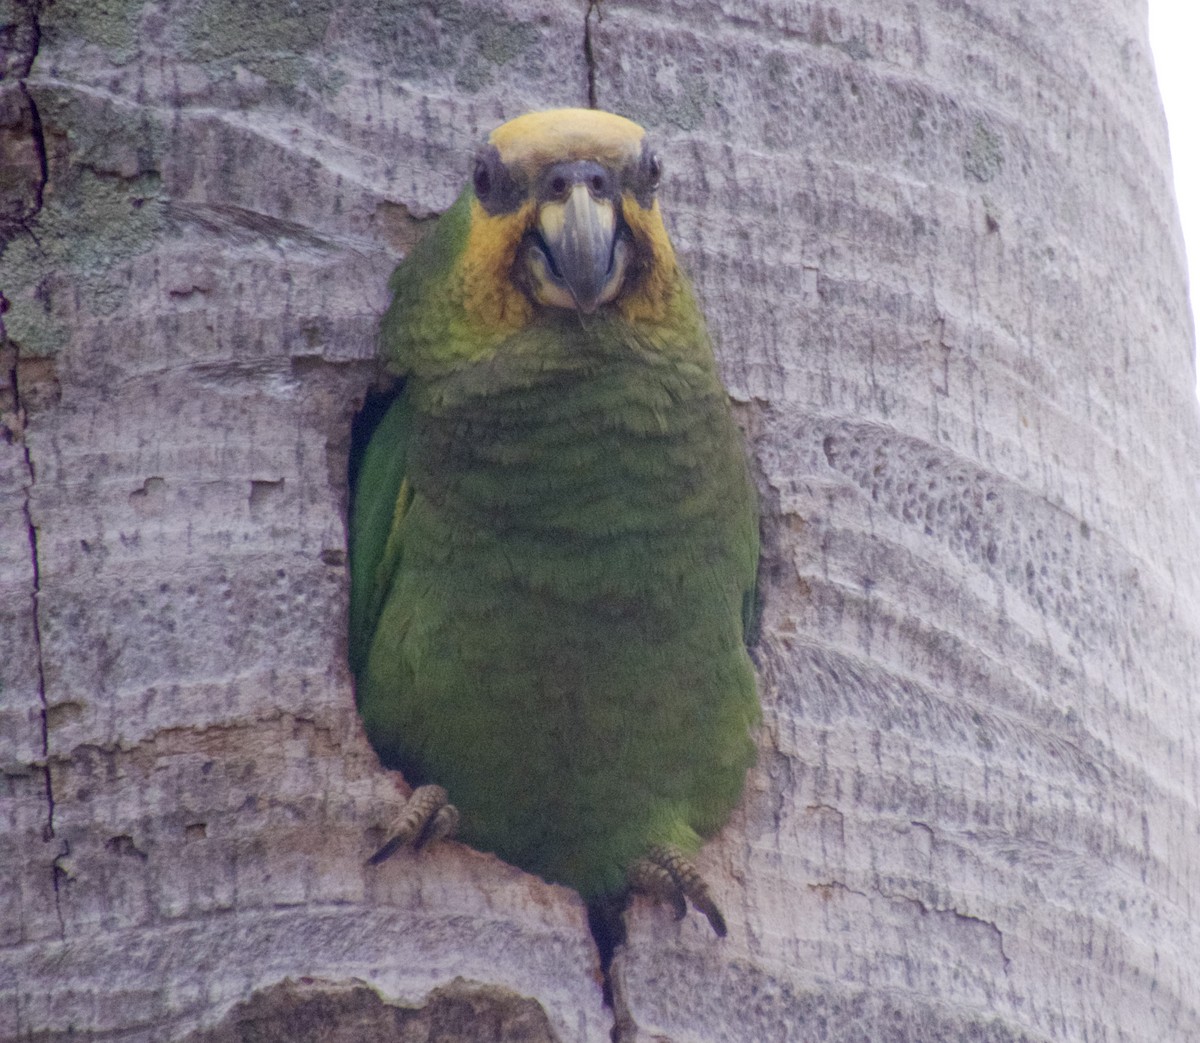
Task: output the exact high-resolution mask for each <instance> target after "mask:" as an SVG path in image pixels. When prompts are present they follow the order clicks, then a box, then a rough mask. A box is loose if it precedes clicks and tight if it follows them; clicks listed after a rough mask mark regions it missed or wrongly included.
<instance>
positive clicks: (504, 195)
mask: <svg viewBox="0 0 1200 1043" xmlns="http://www.w3.org/2000/svg"><path fill="white" fill-rule="evenodd" d="M471 187H472V188H473V189H475V198H476V199H478V200H479V202H480V203H482V204H483V208H484V209H485V210H486V211H487V212H488V213H489V214H507V213H512V211H514V210H516V209H517V207H518V206H520V205H521V200H522V198H523V195H524V193H523V191H522V187H521V185H520V184H518V183H517V181H515V180H514V179H513V175H512V171H510V170H509V169H508V167H506V166H505V165H504V163H503V162H502V161H501V159H500V153H499V152H498V151H497V150H496V147H495V146H494V145H484V146H483V148H481V149H480V150H479V151H478V152H477V153H475V165H474V167H472V168H471Z"/></svg>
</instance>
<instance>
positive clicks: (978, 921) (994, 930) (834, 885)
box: [808, 880, 1012, 974]
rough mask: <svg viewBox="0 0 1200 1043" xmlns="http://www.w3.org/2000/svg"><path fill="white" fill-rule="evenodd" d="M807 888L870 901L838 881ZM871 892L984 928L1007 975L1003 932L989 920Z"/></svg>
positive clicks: (877, 890) (866, 895)
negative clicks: (996, 950)
mask: <svg viewBox="0 0 1200 1043" xmlns="http://www.w3.org/2000/svg"><path fill="white" fill-rule="evenodd" d="M808 886H809V888H810V890H813V891H816V892H818V893H819V894H821V895H823V896H825V897H826V898H829V897H830V896H832V895H833V893H834V892H835V891H841V892H842V893H844V894H851V895H857V896H858V897H859V898H865V899H866V900H867V901H868V902H869V901H871V899H872V896H871V894H869V893H868V892H866V891H860V890H858V889H857V888H853V887H851V886H849V884H845V883H843V882H842V881H840V880H825V881H822V882H820V883H815V884H809V885H808ZM873 890H874V892H875V894H876V895H878V896H879V897H880V898H885V899H887V901H889V902H907V903H908V904H910V905H915V906H916V907H917V910H918V911H919V912H920V913H921V915H922V916H929V915H930V914H933V915H935V916H952V917H954V918H955V919H956V920H961V921H963V922H964V923H969V924H975V925H978V926H980V927H983V928H985V929H986V930H987V931H988V932H989V933H990V934H991V935H992V937H994V938H995V940H996V947H997V948H998V949H999V951H1000V959H1001V962H1002V963H1003V964H1004V971H1005V973H1006V974H1007V973H1008V969H1009V966H1010V965H1011V964H1012V959H1011V958H1010V957H1009V955H1008V953H1007V952H1005V950H1004V932H1003V931H1002V930H1000V928H999V926H998V925H997V924H995V923H993V922H992V921H991V920H985V919H984V918H983V917H981V916H973V915H972V914H971V913H964V912H960V911H959V910H958V909H955V908H954V907H953V906H947V907H942V906H937V905H928V904H926V903H925V902H924V901H922V900H921V899H920V898H916V897H914V896H913V895H906V894H902V893H900V892H892V891H884V890H882V889H880V888H874V889H873Z"/></svg>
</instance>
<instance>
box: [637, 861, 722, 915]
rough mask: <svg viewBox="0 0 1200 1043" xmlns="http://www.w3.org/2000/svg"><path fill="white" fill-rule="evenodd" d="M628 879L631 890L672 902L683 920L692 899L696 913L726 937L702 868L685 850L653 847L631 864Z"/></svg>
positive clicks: (661, 900)
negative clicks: (702, 873)
mask: <svg viewBox="0 0 1200 1043" xmlns="http://www.w3.org/2000/svg"><path fill="white" fill-rule="evenodd" d="M628 880H629V887H630V890H633V891H637V892H638V893H640V894H644V895H648V896H649V897H650V898H653V899H655V900H657V901H660V902H669V903H670V904H671V906H672V908H673V909H674V910H675V919H676V920H682V919H683V917H684V915H685V914H686V913H687V903H688V901H689V900H690V901H691V903H692V905H694V906H695V907H696V910H697V912H701V913H703V914H704V915H705V916H706V917H707V918H708V922H709V923H710V924H712V929H713V930H714V931H716V932H717V937H718V938H724V937H725V934H726V928H725V917H723V916H722V915H721V910H720V909H718V908H717V903H716V902H715V901H714V900H713V896H712V893H711V892H710V891H709V889H708V884H706V883H705V882H704V877H702V876H701V875H700V870H698V869H697V868H696V867H695V865H693V864H692V860H691V859H690V858H688V857H687V855H685V854H684V853H683V852H682V851H679V850H677V849H676V848H673V847H652V848H651V849H650V850H649V851H647V852H646V854H645V856H644V857H642V858H639V859H638V860H637V861H636V862H634V864H633V865H632V866H631V867H630V869H629V873H628Z"/></svg>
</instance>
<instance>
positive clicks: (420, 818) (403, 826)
mask: <svg viewBox="0 0 1200 1043" xmlns="http://www.w3.org/2000/svg"><path fill="white" fill-rule="evenodd" d="M457 828H458V808H456V807H455V806H454V805H453V804H451V803H450V795H449V794H448V793H447V792H446V791H445V789H443V788H442V787H441V786H418V787H417V788H416V789H415V790H413V791H412V796H411V797H409V798H408V801H407V802H406V803H405V805H404V808H403V810H402V811H401V812H400V814H399V815H397V816H396V820H395V821H394V822H393V823H392V825H391V828H390V829H389V830H388V839H387V843H385V844H384V845H383V847H381V848H380V849H379V850H378V851H376V852H375V854H373V855H372V856H371V857H370V858H369V859H368V860H367V861H368V862H369V863H370V864H371V865H373V866H377V865H379V863H380V862H382V861H383V860H384V859H385V858H388V857H389V856H391V855H392V854H394V853H395V852H396V851H398V850H399V849H400V848H402V847H411V848H412V849H413V850H414V851H420V850H421V848H423V847H424V846H425V845H426V844H428V843H431V842H432V841H434V840H442V839H444V838H446V837H448V836H451V835H452V834H453V833H454V831H455V830H456V829H457Z"/></svg>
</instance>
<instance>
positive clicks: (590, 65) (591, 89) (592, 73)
mask: <svg viewBox="0 0 1200 1043" xmlns="http://www.w3.org/2000/svg"><path fill="white" fill-rule="evenodd" d="M593 14H594V15H596V17H597V18H599V17H600V0H588V5H587V11H585V12H584V15H583V60H584V64H585V65H586V66H587V100H588V108H589V109H594V108H596V107H597V105H596V52H595V45H594V44H593V42H592V15H593Z"/></svg>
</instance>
